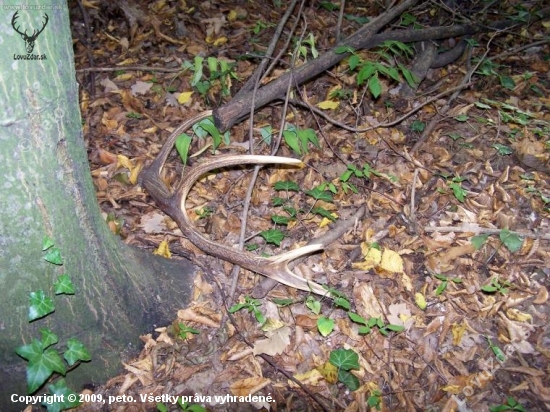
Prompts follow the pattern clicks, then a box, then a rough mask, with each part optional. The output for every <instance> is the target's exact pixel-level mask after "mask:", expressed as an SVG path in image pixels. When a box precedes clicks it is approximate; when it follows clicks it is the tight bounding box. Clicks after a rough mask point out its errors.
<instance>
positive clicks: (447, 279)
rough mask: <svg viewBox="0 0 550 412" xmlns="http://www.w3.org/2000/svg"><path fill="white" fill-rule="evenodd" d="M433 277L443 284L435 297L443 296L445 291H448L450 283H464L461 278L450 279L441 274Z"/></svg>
mask: <svg viewBox="0 0 550 412" xmlns="http://www.w3.org/2000/svg"><path fill="white" fill-rule="evenodd" d="M433 276H434V277H435V278H436V279H439V280H440V281H441V283H440V284H439V286H438V287H437V289H436V290H435V296H439V295H441V294H442V293H443V292H444V291H445V289H447V285H448V284H449V282H453V283H462V279H460V278H450V277H447V276H443V275H441V274H433Z"/></svg>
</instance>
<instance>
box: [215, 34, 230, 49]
mask: <svg viewBox="0 0 550 412" xmlns="http://www.w3.org/2000/svg"><path fill="white" fill-rule="evenodd" d="M225 43H227V37H225V36H222V37H218V38H217V39H216V40H214V46H216V47H217V46H223V45H224V44H225Z"/></svg>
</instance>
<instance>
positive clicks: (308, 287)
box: [140, 111, 327, 295]
mask: <svg viewBox="0 0 550 412" xmlns="http://www.w3.org/2000/svg"><path fill="white" fill-rule="evenodd" d="M210 115H211V111H206V112H203V113H201V114H199V115H197V116H195V117H194V118H192V119H189V120H188V121H186V122H184V123H183V124H182V125H181V126H180V127H178V128H177V129H176V130H175V131H174V132H173V133H172V134H171V135H170V137H169V138H168V140H167V141H166V143H165V144H164V146H163V147H162V149H161V151H160V153H159V154H158V156H157V157H156V159H155V160H154V161H153V163H152V164H151V165H150V166H149V167H147V168H145V169H144V170H143V171H142V172H141V174H140V180H141V183H142V185H143V186H144V187H145V188H146V189H147V191H148V192H149V194H150V195H151V197H152V198H153V199H154V200H155V202H156V203H157V205H158V206H159V208H160V209H162V211H164V212H165V213H166V214H168V215H169V216H170V217H172V219H174V221H175V222H176V223H177V224H178V226H179V228H180V229H181V231H182V232H183V234H184V236H185V237H187V238H188V239H189V240H190V241H191V242H192V243H193V244H194V245H195V246H197V247H198V248H199V249H201V250H203V251H204V252H206V253H208V254H209V255H212V256H216V257H218V258H220V259H223V260H226V261H228V262H231V263H234V264H236V265H239V266H241V267H243V268H245V269H248V270H250V271H252V272H256V273H260V274H262V275H264V276H267V277H268V278H271V279H274V280H276V281H277V282H280V283H283V284H285V285H287V286H291V287H293V288H296V289H301V290H305V291H311V292H314V293H317V294H319V295H326V294H327V290H326V289H325V288H323V287H322V286H321V285H319V284H318V283H315V282H312V281H309V280H307V279H304V278H303V277H301V276H298V275H296V274H295V273H293V272H292V271H291V270H290V269H289V268H288V262H290V261H291V260H294V259H296V258H298V257H300V256H303V255H306V254H309V253H312V252H315V251H318V250H321V249H323V245H322V244H320V243H319V244H312V245H308V246H304V247H301V248H298V249H295V250H292V251H290V252H286V253H282V254H280V255H276V256H273V257H270V258H264V257H261V256H257V255H254V254H252V253H249V252H243V251H239V250H236V249H232V248H230V247H227V246H224V245H221V244H218V243H215V242H213V241H211V240H210V239H208V238H206V237H204V236H203V235H202V234H201V233H199V232H198V231H197V229H196V228H195V225H194V224H193V222H192V221H191V219H190V218H189V216H188V215H187V211H186V209H185V200H186V198H187V195H188V194H189V191H190V190H191V188H192V187H193V185H194V183H195V182H196V181H197V180H198V179H199V178H200V177H201V176H202V175H204V174H205V173H207V172H209V171H210V170H214V169H219V168H222V167H227V166H235V165H243V164H285V165H297V166H299V165H301V164H302V162H301V161H299V160H297V159H292V158H287V157H276V156H256V155H227V156H217V157H215V158H213V159H208V161H207V162H205V163H202V164H198V165H195V166H193V167H187V168H186V170H185V172H184V175H183V177H182V179H181V182H180V183H179V185H178V186H177V188H176V190H175V191H174V192H172V191H170V189H169V188H168V187H167V186H166V185H165V184H164V182H163V181H162V179H161V177H160V174H161V171H162V168H163V166H164V163H165V162H166V159H167V158H168V154H169V153H170V151H171V150H172V148H173V146H174V142H175V140H176V138H177V136H179V135H180V134H181V133H183V132H184V131H185V130H187V129H188V128H189V127H191V126H192V125H193V124H194V123H196V122H198V121H200V120H202V119H204V118H206V117H208V116H210Z"/></svg>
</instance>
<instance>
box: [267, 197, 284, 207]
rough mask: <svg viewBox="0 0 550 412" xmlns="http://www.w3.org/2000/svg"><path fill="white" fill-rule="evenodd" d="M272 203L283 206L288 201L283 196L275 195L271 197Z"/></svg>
mask: <svg viewBox="0 0 550 412" xmlns="http://www.w3.org/2000/svg"><path fill="white" fill-rule="evenodd" d="M271 203H273V206H275V207H277V206H282V205H284V204H285V203H286V199H283V198H282V197H277V196H276V197H274V198H272V199H271Z"/></svg>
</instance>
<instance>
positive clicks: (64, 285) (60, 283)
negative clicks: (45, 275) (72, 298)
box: [53, 274, 74, 295]
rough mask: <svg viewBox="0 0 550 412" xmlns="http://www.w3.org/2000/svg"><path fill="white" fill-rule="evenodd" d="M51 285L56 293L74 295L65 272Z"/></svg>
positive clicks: (71, 283)
mask: <svg viewBox="0 0 550 412" xmlns="http://www.w3.org/2000/svg"><path fill="white" fill-rule="evenodd" d="M53 285H54V291H55V294H56V295H61V294H65V295H74V285H73V282H72V281H71V277H70V276H69V275H67V274H65V275H61V276H59V277H58V278H57V280H56V281H55V282H54V284H53Z"/></svg>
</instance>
